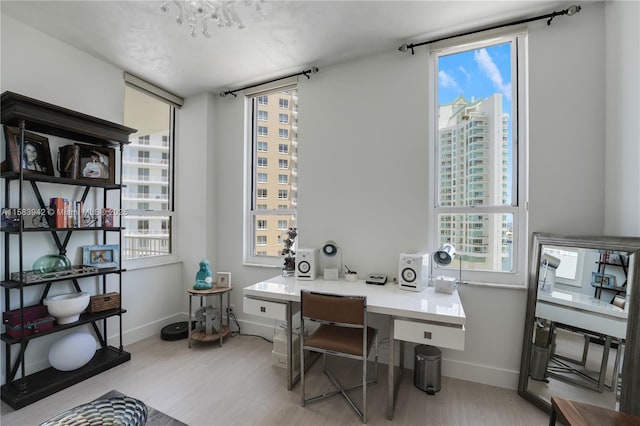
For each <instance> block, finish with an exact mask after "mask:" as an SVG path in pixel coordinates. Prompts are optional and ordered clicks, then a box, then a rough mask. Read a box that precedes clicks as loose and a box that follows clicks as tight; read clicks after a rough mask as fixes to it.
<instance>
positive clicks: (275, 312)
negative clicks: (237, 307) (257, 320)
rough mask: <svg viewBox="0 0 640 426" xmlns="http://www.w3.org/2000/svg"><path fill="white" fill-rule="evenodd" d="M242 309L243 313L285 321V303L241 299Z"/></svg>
mask: <svg viewBox="0 0 640 426" xmlns="http://www.w3.org/2000/svg"><path fill="white" fill-rule="evenodd" d="M242 309H243V310H244V312H245V313H247V314H251V315H257V316H259V317H266V318H273V319H277V320H280V321H286V320H287V304H286V303H285V302H282V303H279V302H269V301H267V300H260V299H251V298H249V297H245V298H243V301H242Z"/></svg>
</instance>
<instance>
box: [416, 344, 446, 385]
mask: <svg viewBox="0 0 640 426" xmlns="http://www.w3.org/2000/svg"><path fill="white" fill-rule="evenodd" d="M414 355H415V359H414V364H413V384H414V385H415V386H416V387H417V388H418V389H420V390H423V391H425V392H426V393H428V394H429V395H433V394H435V393H436V392H438V391H439V390H440V372H441V362H442V351H441V350H440V349H438V348H436V347H435V346H428V345H417V346H416V347H415V349H414Z"/></svg>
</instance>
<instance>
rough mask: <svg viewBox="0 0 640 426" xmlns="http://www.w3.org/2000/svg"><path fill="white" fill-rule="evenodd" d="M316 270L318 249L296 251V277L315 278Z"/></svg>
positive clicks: (301, 278)
mask: <svg viewBox="0 0 640 426" xmlns="http://www.w3.org/2000/svg"><path fill="white" fill-rule="evenodd" d="M317 271H318V249H315V248H314V249H298V250H297V251H296V279H299V280H309V281H312V280H315V279H316V273H317Z"/></svg>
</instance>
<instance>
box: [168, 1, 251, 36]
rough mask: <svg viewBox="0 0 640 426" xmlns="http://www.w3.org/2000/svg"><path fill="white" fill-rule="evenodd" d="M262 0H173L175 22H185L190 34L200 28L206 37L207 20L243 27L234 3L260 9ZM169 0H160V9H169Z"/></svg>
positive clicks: (193, 33)
mask: <svg viewBox="0 0 640 426" xmlns="http://www.w3.org/2000/svg"><path fill="white" fill-rule="evenodd" d="M263 1H264V0H226V1H211V0H199V1H189V0H173V3H174V4H175V5H176V6H177V7H178V16H177V17H176V22H177V23H178V24H179V25H182V24H183V23H186V24H187V25H188V26H189V29H190V31H191V36H192V37H195V36H196V31H197V30H196V28H198V27H199V28H200V32H202V35H204V36H205V37H206V38H210V37H211V34H210V33H209V21H214V22H215V23H216V25H217V26H218V27H231V26H233V25H235V26H237V27H238V28H240V29H242V28H244V24H243V23H242V20H241V19H240V16H238V13H237V12H236V8H235V6H236V3H243V4H244V5H245V6H251V5H252V4H255V6H256V10H260V4H261V3H262V2H263ZM169 3H170V2H169V0H162V4H161V5H160V10H162V11H163V12H168V11H169Z"/></svg>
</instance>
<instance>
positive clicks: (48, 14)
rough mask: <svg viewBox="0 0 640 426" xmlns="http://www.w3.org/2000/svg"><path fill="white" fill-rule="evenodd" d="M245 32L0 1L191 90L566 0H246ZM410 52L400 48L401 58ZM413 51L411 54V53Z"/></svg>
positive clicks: (125, 7)
mask: <svg viewBox="0 0 640 426" xmlns="http://www.w3.org/2000/svg"><path fill="white" fill-rule="evenodd" d="M237 3H238V4H237V6H236V11H237V12H238V14H239V15H240V16H241V19H242V21H243V22H244V24H245V28H244V29H238V28H235V27H231V28H218V27H216V26H212V28H210V32H211V33H212V36H211V38H209V39H207V38H205V37H203V36H202V35H201V34H198V35H197V36H196V37H195V38H193V37H191V36H190V35H189V31H188V28H187V27H186V26H182V27H180V26H179V25H178V24H177V23H176V22H175V17H176V15H177V8H176V7H175V5H174V4H172V2H170V3H169V13H163V12H162V11H161V10H160V4H161V2H160V1H149V0H146V1H24V0H21V1H6V0H2V1H0V10H1V11H2V14H3V15H8V16H10V17H12V18H13V19H16V20H18V21H21V22H23V23H24V24H26V25H29V26H31V27H33V28H36V29H38V30H40V31H42V32H44V33H46V34H49V35H50V36H52V37H54V38H56V39H59V40H62V41H63V42H65V43H67V44H69V45H71V46H75V47H76V48H78V49H80V50H82V51H84V52H87V53H88V54H90V55H93V56H96V57H98V58H100V59H102V60H104V61H106V62H109V63H111V64H113V65H115V66H117V67H118V68H121V69H124V70H126V71H128V72H130V73H132V74H135V75H137V76H139V77H141V78H144V79H146V80H148V81H150V82H152V83H154V84H156V85H158V86H160V87H162V88H164V89H166V90H168V91H170V92H173V93H175V94H177V95H179V96H182V97H188V96H190V95H193V94H196V93H202V92H207V91H209V92H216V93H217V92H219V91H221V90H223V89H225V90H226V89H230V88H238V87H240V86H243V85H248V84H253V83H256V82H261V81H266V80H270V79H273V78H277V77H280V76H284V75H288V74H292V73H296V72H299V71H302V70H304V69H308V68H309V67H311V66H317V67H319V68H320V72H322V69H323V67H326V66H328V65H333V64H337V63H340V62H344V61H347V60H349V59H352V58H354V57H358V56H365V55H369V54H373V53H377V52H383V51H390V50H397V48H398V46H399V45H401V44H403V43H405V42H411V41H413V42H420V41H424V40H426V39H429V38H433V37H438V36H442V35H449V34H454V33H461V32H464V31H468V30H472V29H477V28H482V27H486V26H489V25H494V24H496V23H502V22H508V21H511V20H515V19H523V18H529V17H532V16H538V15H542V14H546V13H550V12H552V11H554V10H556V11H557V10H561V9H563V8H565V7H566V6H567V4H568V3H566V2H560V1H478V0H476V1H366V0H358V1H322V0H314V1H270V0H265V1H264V2H263V3H262V7H261V10H260V11H256V10H255V8H254V7H249V6H246V5H245V3H244V2H242V1H238V2H237ZM402 54H403V53H400V52H398V55H402ZM404 54H408V53H404Z"/></svg>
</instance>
